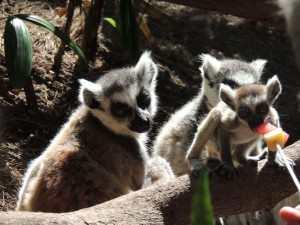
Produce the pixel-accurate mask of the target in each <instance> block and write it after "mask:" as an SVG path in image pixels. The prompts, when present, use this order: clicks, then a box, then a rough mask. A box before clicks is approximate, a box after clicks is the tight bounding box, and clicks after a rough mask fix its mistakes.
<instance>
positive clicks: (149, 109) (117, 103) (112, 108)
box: [80, 52, 158, 133]
mask: <svg viewBox="0 0 300 225" xmlns="http://www.w3.org/2000/svg"><path fill="white" fill-rule="evenodd" d="M157 74H158V68H157V66H156V64H155V63H154V62H153V61H152V59H151V56H150V53H149V52H145V53H144V54H143V55H142V56H141V57H140V59H139V61H138V63H137V64H136V65H135V66H134V67H129V68H124V69H118V70H113V71H110V72H108V73H107V74H105V75H104V76H102V77H101V78H100V79H98V80H97V81H96V82H95V83H92V82H90V81H86V80H83V79H81V80H80V83H81V85H82V87H81V94H80V100H81V102H82V103H83V104H85V105H86V106H87V107H89V109H90V110H91V112H92V113H93V114H94V115H96V116H97V117H99V119H100V120H101V121H102V122H104V123H105V125H106V126H109V127H110V128H112V130H114V131H116V130H117V131H122V133H126V132H135V133H143V132H146V131H148V130H149V129H150V127H151V123H152V118H153V117H154V115H155V113H156V108H157V97H156V94H155V86H156V77H157Z"/></svg>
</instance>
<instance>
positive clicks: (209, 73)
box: [199, 54, 221, 81]
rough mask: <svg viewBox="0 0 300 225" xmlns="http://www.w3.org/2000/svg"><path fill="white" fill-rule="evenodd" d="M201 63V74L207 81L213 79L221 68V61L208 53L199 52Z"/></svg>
mask: <svg viewBox="0 0 300 225" xmlns="http://www.w3.org/2000/svg"><path fill="white" fill-rule="evenodd" d="M199 58H200V60H201V61H202V65H201V66H200V67H199V70H200V72H201V76H202V78H204V79H207V80H209V81H211V80H214V78H215V77H216V75H217V73H218V72H219V70H220V68H221V61H220V60H218V59H216V58H215V57H213V56H212V55H209V54H201V55H200V56H199Z"/></svg>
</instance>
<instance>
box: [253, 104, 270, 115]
mask: <svg viewBox="0 0 300 225" xmlns="http://www.w3.org/2000/svg"><path fill="white" fill-rule="evenodd" d="M255 112H256V113H257V114H259V115H266V114H268V112H269V106H268V104H267V103H261V104H259V105H257V106H256V109H255Z"/></svg>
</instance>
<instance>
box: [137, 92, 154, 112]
mask: <svg viewBox="0 0 300 225" xmlns="http://www.w3.org/2000/svg"><path fill="white" fill-rule="evenodd" d="M136 101H137V105H138V106H139V107H140V108H141V109H146V108H148V107H149V106H150V103H151V98H150V96H149V93H147V92H145V91H141V93H140V94H139V95H138V96H137V98H136Z"/></svg>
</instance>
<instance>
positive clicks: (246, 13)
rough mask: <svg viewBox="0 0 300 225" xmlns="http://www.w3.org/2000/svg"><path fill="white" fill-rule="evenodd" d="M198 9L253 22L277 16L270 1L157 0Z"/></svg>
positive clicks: (276, 8) (274, 5) (273, 2)
mask: <svg viewBox="0 0 300 225" xmlns="http://www.w3.org/2000/svg"><path fill="white" fill-rule="evenodd" d="M158 1H164V2H170V3H176V4H181V5H187V6H191V7H196V8H200V9H207V10H214V11H218V12H220V13H224V14H232V15H235V16H239V17H244V18H248V19H253V20H268V19H272V18H273V17H275V16H276V15H277V14H278V7H277V5H276V4H277V3H276V1H270V0H222V1H220V0H200V1H199V0H158Z"/></svg>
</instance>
